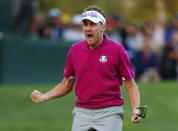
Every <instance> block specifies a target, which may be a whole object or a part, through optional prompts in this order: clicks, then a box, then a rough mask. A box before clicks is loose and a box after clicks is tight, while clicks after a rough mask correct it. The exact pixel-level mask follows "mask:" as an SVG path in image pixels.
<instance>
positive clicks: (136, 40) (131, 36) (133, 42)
mask: <svg viewBox="0 0 178 131" xmlns="http://www.w3.org/2000/svg"><path fill="white" fill-rule="evenodd" d="M125 28H126V33H127V36H126V46H127V51H128V55H129V58H130V60H131V62H132V63H133V60H134V59H135V55H136V52H137V51H138V50H139V45H140V43H141V42H142V40H143V34H142V33H141V32H140V30H139V28H138V27H137V26H136V25H134V24H130V23H127V24H126V26H125Z"/></svg>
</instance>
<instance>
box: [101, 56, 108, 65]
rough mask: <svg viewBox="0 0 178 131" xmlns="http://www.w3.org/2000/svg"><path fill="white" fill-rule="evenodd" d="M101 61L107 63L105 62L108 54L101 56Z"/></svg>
mask: <svg viewBox="0 0 178 131" xmlns="http://www.w3.org/2000/svg"><path fill="white" fill-rule="evenodd" d="M100 62H101V63H105V62H107V57H106V56H104V55H103V56H100Z"/></svg>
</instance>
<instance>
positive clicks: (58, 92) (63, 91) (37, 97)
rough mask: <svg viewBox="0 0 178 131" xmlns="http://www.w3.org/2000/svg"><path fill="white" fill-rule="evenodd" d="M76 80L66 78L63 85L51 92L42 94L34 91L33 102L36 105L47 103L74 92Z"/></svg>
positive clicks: (60, 84)
mask: <svg viewBox="0 0 178 131" xmlns="http://www.w3.org/2000/svg"><path fill="white" fill-rule="evenodd" d="M74 82H75V80H74V79H68V78H64V79H63V80H62V82H61V83H59V84H58V85H57V86H56V87H54V88H53V89H52V90H50V91H49V92H46V93H44V94H42V93H41V92H39V91H38V90H34V91H33V92H32V94H31V100H32V101H33V102H36V103H41V102H45V101H48V100H51V99H55V98H58V97H62V96H65V95H67V94H68V93H69V92H71V91H72V89H73V85H74Z"/></svg>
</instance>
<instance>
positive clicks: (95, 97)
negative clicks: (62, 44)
mask: <svg viewBox="0 0 178 131" xmlns="http://www.w3.org/2000/svg"><path fill="white" fill-rule="evenodd" d="M81 23H82V24H83V33H84V36H85V38H86V40H84V41H80V42H78V43H75V44H73V45H72V47H71V49H70V50H69V53H68V56H67V60H66V65H65V69H64V79H63V80H62V82H61V83H59V84H58V85H57V86H56V87H55V88H53V89H52V90H50V91H49V92H47V93H45V94H42V93H40V92H39V91H37V90H34V91H33V92H32V94H31V99H32V101H33V102H36V103H40V102H45V101H48V100H51V99H54V98H59V97H62V96H65V95H67V94H68V93H69V92H71V91H72V89H73V86H74V83H75V82H76V83H75V95H76V96H77V100H76V104H75V108H74V110H73V114H74V120H73V126H72V131H90V130H95V131H122V119H123V109H122V105H123V104H124V99H123V98H122V92H121V89H120V87H121V85H122V84H123V83H124V84H125V87H126V89H127V92H128V95H129V98H130V101H131V104H132V112H133V115H132V116H131V121H132V122H133V123H138V122H140V120H141V118H140V117H138V116H137V115H136V114H138V113H139V110H138V109H137V107H139V106H140V94H139V90H138V88H137V85H136V83H135V81H134V72H133V69H132V66H131V64H130V60H129V57H128V55H127V51H126V50H125V48H124V47H123V46H122V45H121V44H120V43H116V42H114V41H112V40H110V39H108V38H107V37H106V36H104V35H103V33H104V31H105V28H106V19H105V14H104V12H103V10H102V9H101V8H99V7H97V6H89V7H88V8H87V9H85V10H84V12H83V13H82V20H81Z"/></svg>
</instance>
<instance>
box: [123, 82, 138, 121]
mask: <svg viewBox="0 0 178 131" xmlns="http://www.w3.org/2000/svg"><path fill="white" fill-rule="evenodd" d="M124 84H125V86H126V89H127V92H128V96H129V98H130V102H131V104H132V110H133V116H132V118H131V121H132V122H133V123H138V122H140V120H141V118H140V117H139V118H137V119H136V117H137V116H136V114H138V113H139V109H137V107H139V106H140V93H139V90H138V87H137V85H136V83H135V81H134V79H131V80H125V81H124Z"/></svg>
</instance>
